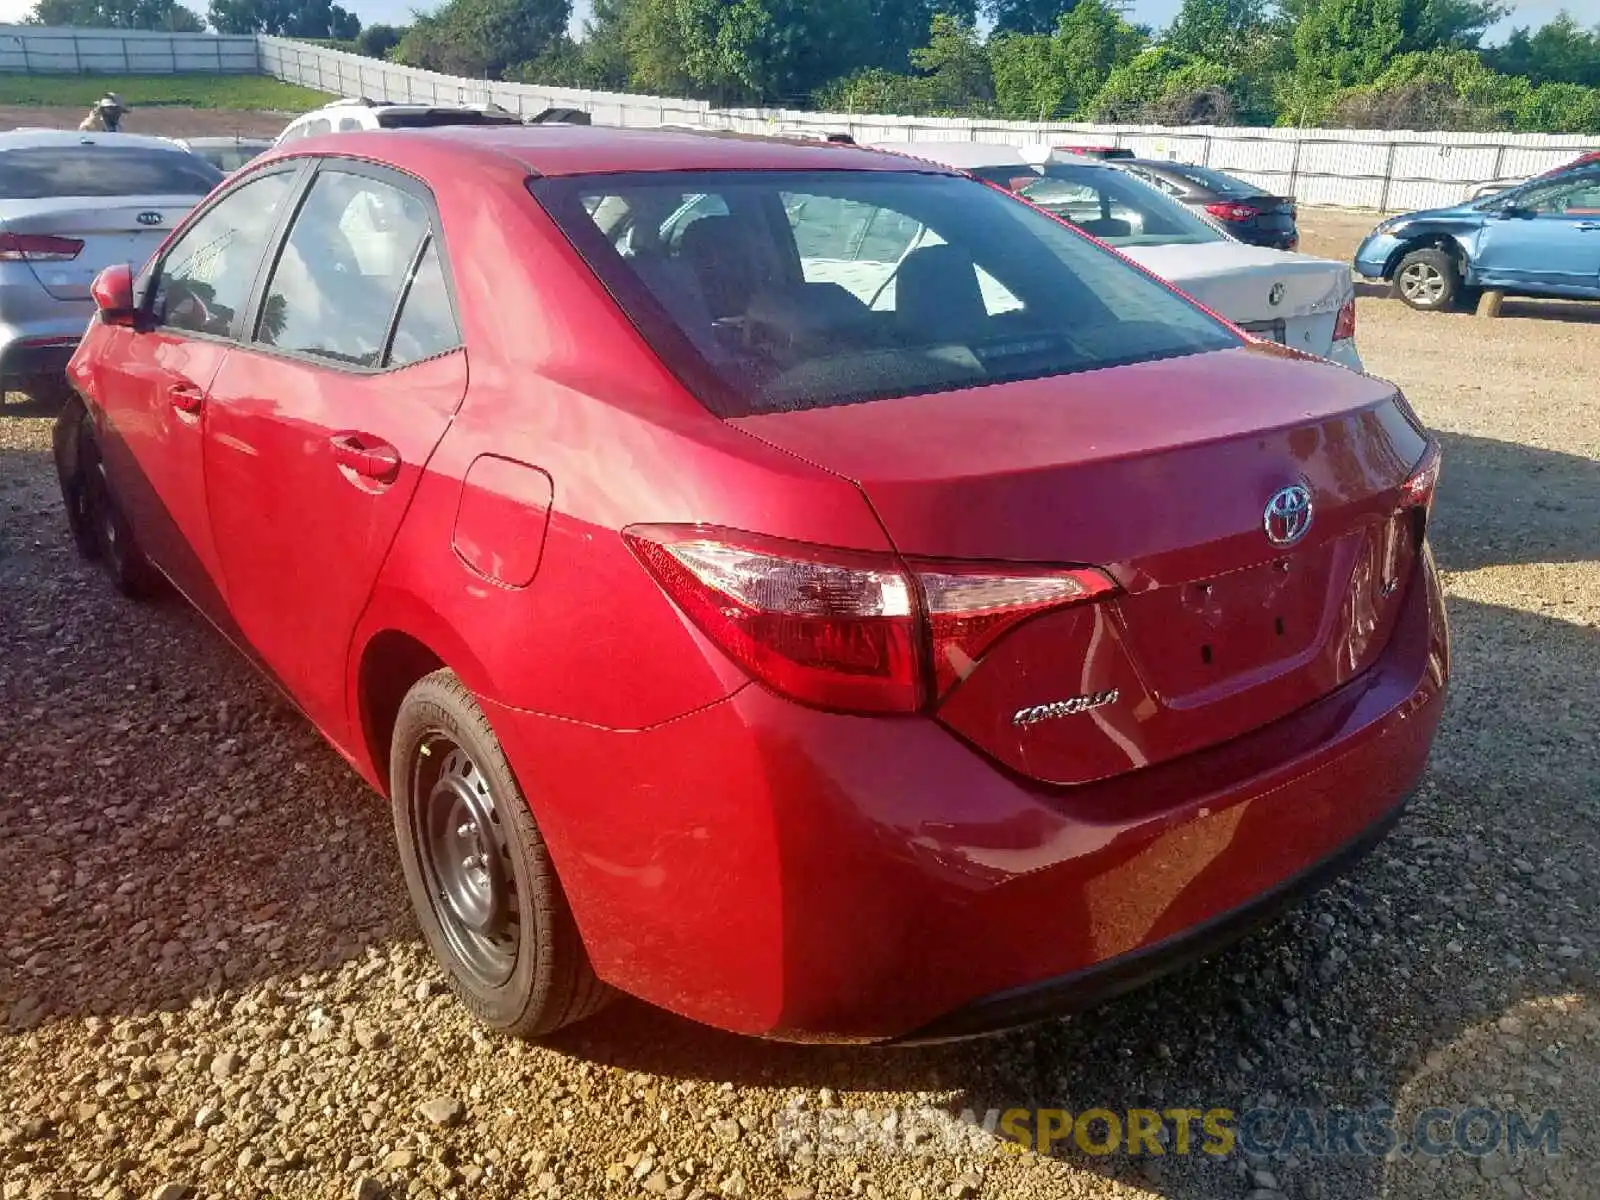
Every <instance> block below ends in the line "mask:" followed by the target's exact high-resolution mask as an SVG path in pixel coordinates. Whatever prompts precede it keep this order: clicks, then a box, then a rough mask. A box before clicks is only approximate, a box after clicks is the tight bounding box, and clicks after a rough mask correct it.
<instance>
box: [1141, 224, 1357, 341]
mask: <svg viewBox="0 0 1600 1200" xmlns="http://www.w3.org/2000/svg"><path fill="white" fill-rule="evenodd" d="M1122 252H1123V253H1124V254H1126V255H1127V256H1128V257H1129V258H1131V259H1133V261H1134V262H1136V263H1138V264H1139V265H1140V266H1142V267H1144V268H1146V269H1147V270H1149V271H1153V272H1154V273H1155V274H1157V275H1159V276H1161V277H1162V278H1163V279H1166V280H1168V281H1170V282H1172V283H1174V284H1176V285H1177V286H1178V287H1179V288H1180V289H1182V290H1183V291H1184V292H1187V293H1188V294H1189V295H1191V296H1193V297H1194V298H1195V299H1196V300H1198V301H1200V303H1202V304H1204V305H1205V306H1206V307H1207V308H1209V309H1211V311H1212V312H1215V313H1219V314H1221V315H1222V316H1224V317H1227V318H1228V320H1230V321H1233V322H1234V323H1236V324H1241V325H1251V326H1257V325H1265V324H1268V323H1272V322H1277V321H1294V320H1296V319H1298V318H1302V317H1308V316H1314V315H1334V314H1337V313H1338V311H1339V306H1340V305H1341V304H1343V303H1344V301H1345V299H1346V298H1348V296H1349V295H1350V294H1351V293H1352V292H1353V285H1352V284H1351V282H1350V269H1349V267H1348V266H1346V265H1345V264H1344V263H1336V262H1329V261H1327V260H1325V259H1320V258H1312V257H1311V256H1310V255H1308V254H1293V253H1290V252H1288V251H1285V250H1271V249H1268V248H1266V247H1264V246H1247V245H1243V244H1241V243H1239V242H1211V243H1208V244H1205V245H1200V246H1183V245H1170V246H1128V247H1126V248H1124V249H1123V251H1122ZM1280 340H1281V339H1280Z"/></svg>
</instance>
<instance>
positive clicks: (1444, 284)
mask: <svg viewBox="0 0 1600 1200" xmlns="http://www.w3.org/2000/svg"><path fill="white" fill-rule="evenodd" d="M1394 286H1395V291H1396V292H1398V293H1399V295H1400V299H1402V300H1404V301H1405V302H1406V303H1407V304H1409V305H1410V306H1411V307H1412V308H1415V309H1419V310H1421V311H1422V312H1442V311H1444V310H1446V309H1449V308H1450V307H1452V306H1453V305H1454V304H1455V302H1456V297H1457V296H1458V295H1459V294H1460V292H1461V273H1460V272H1459V271H1458V270H1457V269H1456V262H1455V259H1453V258H1451V257H1450V256H1449V255H1448V254H1446V253H1445V252H1444V251H1443V250H1434V249H1427V250H1413V251H1412V252H1411V253H1410V254H1408V255H1406V256H1405V257H1404V258H1402V259H1401V260H1400V265H1399V266H1398V267H1396V268H1395V272H1394Z"/></svg>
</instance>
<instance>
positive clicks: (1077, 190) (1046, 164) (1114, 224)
mask: <svg viewBox="0 0 1600 1200" xmlns="http://www.w3.org/2000/svg"><path fill="white" fill-rule="evenodd" d="M874 149H878V150H887V151H892V152H894V153H898V154H906V155H910V156H911V157H913V158H920V159H923V160H926V161H929V162H936V163H939V164H941V165H944V166H950V167H956V168H957V169H959V170H963V171H966V172H968V173H970V174H972V175H975V176H977V177H978V178H980V179H983V180H986V181H988V182H990V183H995V184H998V185H1000V186H1001V187H1005V188H1009V189H1010V190H1011V191H1014V192H1016V193H1017V194H1018V195H1020V196H1024V197H1026V198H1027V199H1028V200H1030V201H1032V202H1033V203H1035V204H1037V205H1039V207H1041V208H1043V209H1046V210H1047V211H1049V212H1052V213H1055V214H1056V215H1057V216H1060V217H1062V218H1064V219H1065V220H1067V221H1070V222H1071V223H1072V224H1074V225H1076V226H1077V227H1078V228H1080V229H1082V230H1083V231H1084V232H1085V233H1088V234H1091V235H1093V236H1094V237H1097V238H1099V239H1100V240H1101V241H1103V242H1105V243H1106V244H1107V245H1110V246H1114V247H1116V249H1118V250H1119V251H1121V252H1122V253H1123V254H1125V255H1127V257H1129V258H1131V259H1132V260H1133V261H1134V262H1136V263H1138V264H1139V265H1140V266H1142V267H1145V268H1146V269H1147V270H1149V271H1151V272H1153V273H1155V274H1156V275H1159V276H1161V277H1162V278H1163V279H1166V280H1169V281H1170V282H1172V283H1174V284H1176V285H1177V286H1178V287H1179V288H1181V289H1182V290H1183V291H1185V292H1187V293H1188V294H1189V295H1191V296H1193V297H1194V298H1195V299H1196V300H1198V301H1200V302H1201V303H1202V304H1204V305H1205V306H1206V307H1208V308H1210V309H1211V310H1212V311H1213V312H1216V313H1219V314H1221V315H1222V316H1224V317H1226V318H1227V319H1228V320H1230V321H1232V322H1233V323H1234V324H1235V325H1238V326H1239V327H1240V328H1242V329H1244V330H1245V331H1246V332H1247V333H1250V334H1253V335H1255V336H1256V337H1260V338H1264V339H1267V340H1270V341H1275V342H1281V343H1282V344H1283V345H1286V346H1292V347H1293V348H1294V349H1296V350H1304V351H1307V352H1308V353H1311V354H1316V355H1319V356H1320V357H1322V358H1327V359H1331V360H1333V361H1334V362H1337V363H1340V364H1342V365H1343V366H1346V367H1350V368H1352V369H1353V370H1357V371H1359V370H1361V369H1362V366H1361V356H1360V355H1359V354H1358V353H1357V352H1356V342H1355V333H1356V296H1355V285H1354V284H1353V282H1352V281H1351V278H1350V268H1349V265H1348V264H1346V263H1342V262H1331V261H1329V260H1327V259H1321V258H1313V257H1312V256H1310V255H1308V254H1296V253H1292V252H1290V251H1286V250H1269V249H1266V248H1265V247H1261V246H1248V245H1245V244H1244V243H1243V242H1239V241H1235V240H1234V239H1233V238H1231V237H1229V236H1228V234H1227V233H1225V232H1224V231H1223V230H1221V229H1220V228H1218V227H1217V226H1216V225H1214V224H1212V223H1211V222H1210V221H1207V220H1205V219H1204V218H1203V217H1201V216H1199V215H1197V214H1196V213H1194V212H1193V211H1192V210H1190V209H1189V208H1187V207H1185V206H1184V205H1182V204H1179V203H1178V202H1177V201H1176V200H1173V199H1171V198H1170V197H1168V196H1165V195H1163V194H1162V193H1161V192H1159V191H1157V190H1156V189H1155V188H1153V187H1150V186H1149V185H1148V184H1146V183H1144V182H1142V181H1141V180H1139V179H1138V178H1136V177H1135V176H1133V175H1130V174H1128V173H1127V172H1126V171H1120V170H1118V169H1117V168H1116V167H1114V166H1110V165H1107V164H1104V163H1101V162H1097V161H1094V160H1092V159H1088V158H1081V157H1079V156H1077V155H1073V154H1067V153H1063V152H1061V151H1053V150H1049V149H1048V148H1042V147H1041V148H1039V149H1038V150H1037V151H1034V150H1033V149H1031V148H1030V149H1020V148H1018V147H1014V146H996V145H986V144H983V143H977V142H883V143H879V144H878V145H877V146H875V147H874Z"/></svg>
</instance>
